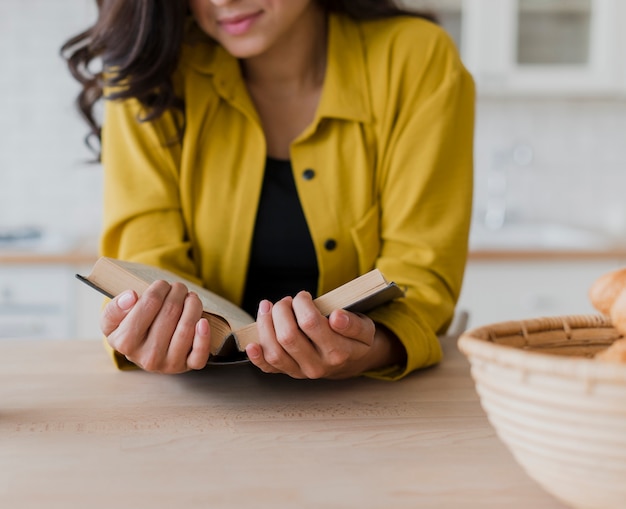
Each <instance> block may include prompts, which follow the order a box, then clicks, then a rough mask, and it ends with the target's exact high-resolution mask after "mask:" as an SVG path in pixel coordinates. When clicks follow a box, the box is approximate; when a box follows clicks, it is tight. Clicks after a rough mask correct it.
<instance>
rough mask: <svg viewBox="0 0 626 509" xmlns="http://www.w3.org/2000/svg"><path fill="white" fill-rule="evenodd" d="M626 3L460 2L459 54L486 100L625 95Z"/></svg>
mask: <svg viewBox="0 0 626 509" xmlns="http://www.w3.org/2000/svg"><path fill="white" fill-rule="evenodd" d="M625 19H626V2H624V1H623V0H463V28H462V33H463V37H462V45H461V46H462V55H463V59H464V61H465V63H466V65H467V66H468V68H469V69H470V71H471V72H472V74H473V75H474V78H475V79H476V82H477V88H478V92H479V94H481V95H543V96H545V95H559V96H563V95H569V96H602V95H621V94H623V92H624V90H623V86H624V71H625V69H626V64H625V61H624V59H623V55H624V50H625V49H626V38H625V37H624V35H623V34H622V33H621V32H623V30H622V26H621V25H622V24H623V21H624V20H625Z"/></svg>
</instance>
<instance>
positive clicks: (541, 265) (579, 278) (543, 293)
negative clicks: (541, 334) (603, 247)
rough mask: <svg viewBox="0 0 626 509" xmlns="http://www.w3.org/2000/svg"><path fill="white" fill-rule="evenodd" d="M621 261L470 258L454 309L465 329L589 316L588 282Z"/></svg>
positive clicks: (592, 309)
mask: <svg viewBox="0 0 626 509" xmlns="http://www.w3.org/2000/svg"><path fill="white" fill-rule="evenodd" d="M624 265H625V263H624V261H623V260H617V259H615V260H613V259H607V260H573V261H570V260H567V259H554V260H552V259H544V260H528V261H526V260H524V261H517V260H516V261H507V260H470V262H469V263H468V266H467V270H466V274H465V280H464V283H463V290H462V292H461V297H460V299H459V303H458V306H457V308H458V310H459V311H462V310H463V311H467V312H468V313H469V327H477V326H480V325H486V324H490V323H496V322H502V321H507V320H522V319H528V318H539V317H542V316H561V315H575V314H587V313H595V312H596V311H595V310H594V308H593V306H592V305H591V303H590V302H589V297H588V291H589V287H590V286H591V284H592V283H593V282H594V281H595V280H596V279H597V278H598V277H600V276H601V275H602V274H604V273H606V272H608V271H610V270H614V269H617V268H619V267H623V266H624Z"/></svg>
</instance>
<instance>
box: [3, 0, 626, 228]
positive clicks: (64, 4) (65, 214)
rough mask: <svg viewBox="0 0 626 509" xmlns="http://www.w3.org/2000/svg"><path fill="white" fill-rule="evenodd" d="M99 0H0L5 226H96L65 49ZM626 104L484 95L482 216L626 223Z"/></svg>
mask: <svg viewBox="0 0 626 509" xmlns="http://www.w3.org/2000/svg"><path fill="white" fill-rule="evenodd" d="M94 4H95V2H94V1H93V0H54V1H50V0H2V1H1V2H0V64H1V69H2V71H1V73H0V111H1V112H2V114H1V115H0V228H7V227H14V226H23V225H37V226H41V227H43V228H46V229H51V230H54V231H56V232H60V233H63V234H67V235H71V236H94V235H95V234H97V230H98V228H99V225H100V217H101V196H100V191H101V170H100V167H99V166H98V165H93V164H89V163H87V162H86V161H88V160H89V159H90V158H92V154H91V153H90V152H89V151H88V150H87V149H86V147H85V146H84V144H83V141H82V140H83V137H84V135H85V133H86V129H85V127H84V125H83V124H82V122H81V120H80V119H79V118H78V115H77V113H76V112H75V110H74V106H73V100H74V96H75V94H76V92H77V90H78V87H77V85H76V84H75V83H74V82H73V81H72V79H71V78H70V77H69V74H68V72H67V70H66V68H65V63H64V62H63V61H62V59H61V58H60V56H59V54H58V49H59V47H60V45H61V44H62V42H63V41H64V39H65V38H66V37H68V36H69V35H71V34H74V33H76V32H77V31H79V30H81V29H83V28H85V27H86V26H87V25H88V23H89V22H90V21H91V20H92V19H93V17H94V15H95V7H94ZM625 137H626V102H622V101H610V100H593V101H592V100H572V99H568V100H562V101H558V100H553V99H551V100H548V99H545V100H541V99H520V98H517V99H514V98H509V99H484V98H481V99H480V102H479V104H478V115H477V132H476V186H475V189H476V200H475V213H474V215H475V219H476V220H477V221H483V220H484V217H485V213H486V211H487V204H488V203H489V204H490V206H491V205H492V204H493V203H494V202H496V203H498V204H499V205H500V206H502V207H504V211H505V214H506V215H505V220H506V221H515V220H529V221H534V220H539V221H555V222H562V223H567V224H572V225H576V226H585V227H592V228H598V229H607V230H609V231H614V232H620V233H623V232H625V231H626V200H624V190H626V143H625V142H624V141H625V140H624V138H625Z"/></svg>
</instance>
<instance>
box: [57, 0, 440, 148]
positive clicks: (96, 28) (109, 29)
mask: <svg viewBox="0 0 626 509" xmlns="http://www.w3.org/2000/svg"><path fill="white" fill-rule="evenodd" d="M316 1H317V3H318V4H319V5H320V6H321V7H322V8H323V9H325V10H326V11H327V12H336V13H342V14H345V15H347V16H350V17H352V18H355V19H378V18H386V17H392V16H400V15H412V16H419V17H423V18H426V19H429V20H431V21H436V19H435V16H434V14H433V13H429V12H423V11H420V12H415V11H408V10H405V9H402V8H400V7H398V6H397V5H396V4H395V2H394V0H316ZM96 4H97V6H98V18H97V20H96V22H95V24H94V25H93V26H91V27H90V28H88V29H87V30H85V31H83V32H81V33H79V34H77V35H75V36H74V37H72V38H70V39H68V40H67V41H66V42H65V43H64V44H63V46H62V47H61V55H62V56H63V58H64V59H65V60H66V62H67V64H68V67H69V70H70V72H71V74H72V76H73V77H74V78H75V79H76V80H78V81H79V82H80V84H81V85H82V90H81V91H80V93H79V94H78V97H77V100H76V102H77V106H78V110H79V113H80V114H81V116H82V118H83V119H84V120H85V121H86V122H87V124H88V126H89V134H88V135H87V138H86V143H87V144H88V145H89V146H90V147H92V148H93V149H94V150H96V151H98V152H99V150H98V149H95V148H94V144H93V143H92V142H93V141H94V138H95V141H96V142H97V143H98V144H99V141H100V134H101V126H100V124H99V123H98V121H97V119H96V115H95V113H94V107H95V105H96V103H97V102H98V101H100V100H101V99H102V98H103V93H104V92H103V90H104V88H105V87H106V88H108V89H109V90H114V91H112V92H109V93H108V94H107V96H106V99H112V100H114V99H128V98H135V99H137V100H138V101H139V102H140V104H141V105H142V106H143V107H144V110H145V112H146V113H145V115H144V116H143V117H141V118H140V119H139V120H140V121H150V120H153V119H156V118H158V117H160V116H161V115H163V113H165V112H166V111H168V110H172V109H174V110H179V111H181V112H182V110H183V107H184V103H183V99H182V98H180V97H177V96H176V95H175V93H174V88H173V85H172V74H173V72H174V70H175V69H176V66H177V64H178V58H179V53H180V47H181V44H182V41H183V34H184V27H185V22H186V20H187V18H188V17H189V10H188V7H187V3H186V2H184V1H180V0H175V1H174V0H96ZM96 64H97V66H98V69H95V70H94V69H93V67H94V65H96ZM111 69H114V70H115V72H107V70H111ZM179 135H182V126H181V127H180V130H179Z"/></svg>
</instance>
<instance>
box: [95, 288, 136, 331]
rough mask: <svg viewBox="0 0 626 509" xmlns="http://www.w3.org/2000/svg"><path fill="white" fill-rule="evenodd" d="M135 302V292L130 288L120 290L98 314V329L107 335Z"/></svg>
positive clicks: (116, 326) (117, 325)
mask: <svg viewBox="0 0 626 509" xmlns="http://www.w3.org/2000/svg"><path fill="white" fill-rule="evenodd" d="M136 302H137V294H136V293H135V292H133V291H132V290H127V291H125V292H122V293H121V294H119V295H118V296H117V297H115V298H114V299H113V300H111V301H110V302H109V303H108V304H107V305H106V306H105V307H104V309H103V310H102V314H101V315H100V330H101V331H102V333H103V334H104V335H105V336H108V335H109V334H111V332H113V331H114V330H115V329H117V328H118V327H119V325H120V323H121V322H122V320H123V319H124V318H125V317H126V315H127V314H128V313H129V311H130V310H131V309H132V307H133V306H134V305H135V303H136Z"/></svg>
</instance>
